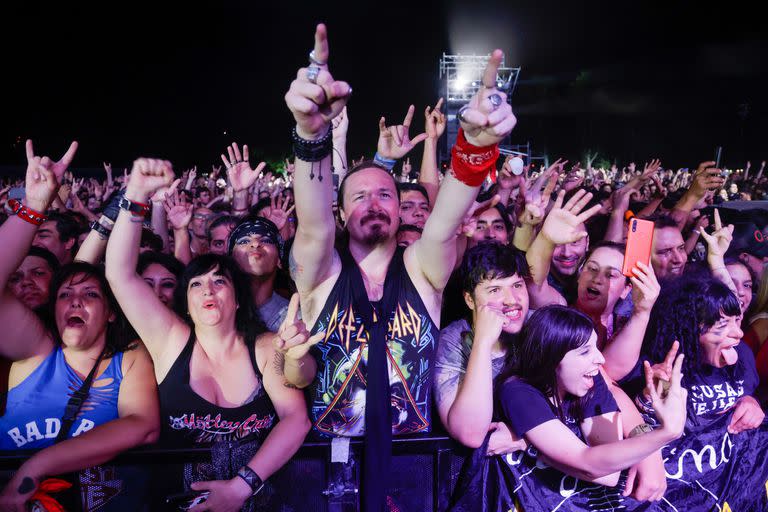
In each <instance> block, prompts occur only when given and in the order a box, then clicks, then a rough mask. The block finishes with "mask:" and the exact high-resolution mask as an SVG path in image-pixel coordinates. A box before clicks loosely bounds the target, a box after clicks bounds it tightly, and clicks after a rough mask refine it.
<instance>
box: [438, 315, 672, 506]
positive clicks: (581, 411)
mask: <svg viewBox="0 0 768 512" xmlns="http://www.w3.org/2000/svg"><path fill="white" fill-rule="evenodd" d="M521 337H522V340H521V343H520V347H519V358H518V360H517V362H516V364H514V366H510V367H508V368H507V369H506V370H505V371H504V373H503V374H502V377H501V379H502V384H501V386H500V388H499V391H498V393H497V394H498V396H497V402H498V410H499V411H500V413H499V414H500V416H501V417H502V421H504V422H506V423H507V424H509V425H510V426H511V427H512V429H513V431H514V433H515V434H516V435H517V436H519V437H520V438H525V440H526V441H527V442H528V443H529V446H528V448H527V449H526V450H525V451H521V452H516V453H514V454H509V455H507V456H506V457H503V458H501V457H496V458H494V459H493V460H492V461H491V460H488V461H484V460H483V459H482V458H481V457H484V456H485V449H486V446H482V447H480V448H479V449H477V450H476V451H475V452H474V454H473V457H472V459H471V461H470V464H469V466H470V467H474V468H475V469H479V468H482V471H475V472H473V471H471V470H469V471H464V472H463V477H464V479H463V480H462V481H460V482H459V484H458V487H457V495H458V496H460V498H459V499H458V500H456V502H455V503H454V508H453V509H452V510H455V511H458V510H461V511H464V510H466V511H469V510H473V511H474V510H483V511H490V510H493V511H506V510H510V509H514V508H515V503H516V502H517V503H519V504H520V505H521V507H522V510H525V511H526V512H538V511H551V510H557V509H559V508H561V507H563V506H564V507H563V509H565V510H592V508H591V506H592V505H593V504H594V503H595V502H596V501H599V503H600V505H602V506H604V507H616V508H623V507H626V508H627V509H633V508H635V506H638V505H641V506H642V505H644V504H639V502H636V501H634V500H632V499H631V498H626V497H622V495H621V493H622V491H623V484H624V481H625V480H624V479H622V480H621V481H620V477H621V472H622V471H623V470H625V469H628V468H630V467H631V466H633V465H635V464H637V463H639V462H640V461H642V460H644V459H646V458H647V457H648V456H650V455H652V454H653V453H654V452H656V451H658V450H659V449H660V448H661V447H662V446H664V445H665V444H667V443H670V442H672V441H674V440H675V439H676V438H678V437H679V436H680V435H681V434H682V431H683V427H684V425H685V416H686V413H685V402H686V392H685V390H684V389H683V388H682V387H681V384H680V382H681V378H682V375H681V373H680V369H681V367H682V363H683V358H682V357H680V358H678V360H677V361H676V362H675V365H674V369H673V372H672V373H673V378H672V385H671V387H670V390H669V393H667V395H666V396H665V397H664V398H662V397H661V396H660V395H659V393H658V392H657V390H656V388H653V387H651V389H650V394H651V397H652V402H653V405H654V406H655V407H656V409H657V411H658V413H659V417H660V419H661V421H662V426H661V427H660V428H658V429H657V430H656V431H654V432H651V433H648V434H645V435H630V438H628V439H623V429H622V422H621V416H620V413H619V409H618V406H617V404H616V401H615V400H614V399H613V397H612V395H611V393H610V392H609V390H608V387H607V385H606V383H605V381H604V379H603V377H602V375H601V373H600V367H601V366H602V364H603V362H604V359H603V356H602V355H601V354H600V351H599V350H598V348H597V333H596V332H595V330H594V327H593V324H592V321H591V320H590V319H589V318H588V317H587V316H586V315H584V314H583V313H580V312H578V311H576V310H573V309H570V308H566V307H563V306H558V305H552V306H547V307H544V308H541V309H539V310H537V311H536V312H535V313H534V314H533V315H532V316H531V318H530V319H529V320H528V322H527V323H526V324H525V326H524V327H523V330H522V333H521ZM650 377H651V373H650V372H649V373H648V378H649V380H650ZM485 444H487V441H486V443H485ZM480 503H482V506H480V505H479V504H480Z"/></svg>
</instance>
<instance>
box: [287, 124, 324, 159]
mask: <svg viewBox="0 0 768 512" xmlns="http://www.w3.org/2000/svg"><path fill="white" fill-rule="evenodd" d="M291 140H292V141H293V153H294V154H295V155H296V158H298V159H299V160H304V161H305V162H319V161H320V160H322V159H323V158H325V157H327V156H328V155H330V154H331V152H332V151H333V132H332V130H330V129H329V130H328V133H326V134H325V135H323V136H322V137H320V138H319V139H317V140H307V139H302V138H301V137H299V134H298V133H297V132H296V128H295V127H294V129H293V131H292V132H291Z"/></svg>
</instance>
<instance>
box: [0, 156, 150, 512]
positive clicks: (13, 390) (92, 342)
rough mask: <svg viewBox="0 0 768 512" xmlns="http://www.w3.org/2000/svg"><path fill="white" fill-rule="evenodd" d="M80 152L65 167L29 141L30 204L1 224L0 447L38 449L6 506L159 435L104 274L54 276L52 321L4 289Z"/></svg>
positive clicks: (133, 347) (145, 374)
mask: <svg viewBox="0 0 768 512" xmlns="http://www.w3.org/2000/svg"><path fill="white" fill-rule="evenodd" d="M76 149H77V144H76V143H73V144H72V146H71V147H70V149H69V151H68V152H67V153H66V154H65V155H64V157H63V158H62V159H61V160H60V161H59V162H52V161H51V160H50V159H49V158H48V157H42V158H40V157H37V156H35V155H34V153H33V149H32V142H31V141H27V160H28V167H27V178H26V198H25V200H24V204H23V205H17V206H18V208H17V210H16V215H14V216H12V217H10V218H9V219H8V220H7V221H6V222H5V223H4V224H3V225H2V226H0V246H2V247H3V248H4V253H3V255H4V257H3V258H0V290H4V292H3V295H2V298H0V325H2V328H3V332H2V335H1V336H0V355H1V356H3V357H5V358H8V359H10V360H11V361H13V364H12V365H11V369H10V378H9V391H8V394H7V397H6V398H7V407H6V413H5V415H4V416H3V417H2V418H0V450H3V451H15V450H28V449H37V450H40V451H38V452H36V453H35V454H34V455H33V456H32V457H30V458H29V459H27V461H26V462H24V464H23V465H22V466H21V467H20V468H19V470H18V471H17V472H16V474H15V475H14V476H13V478H12V479H11V481H10V483H8V485H6V487H5V489H4V490H3V491H2V494H1V495H0V509H2V510H19V511H21V510H24V507H25V503H26V502H27V501H28V500H29V499H30V497H31V496H32V495H33V494H34V493H35V491H36V490H37V488H38V486H39V485H40V483H41V480H43V479H45V478H46V477H47V476H50V475H58V474H62V473H68V472H73V471H79V470H81V469H85V468H88V467H91V466H95V465H98V464H102V463H104V462H106V461H108V460H110V459H112V458H113V457H115V456H116V455H117V454H119V453H120V452H122V451H125V450H127V449H129V448H133V447H135V446H138V445H141V444H145V443H151V442H154V441H155V440H156V439H157V437H158V434H159V430H160V420H159V411H158V398H157V387H156V384H155V379H154V375H153V374H152V362H151V360H150V358H149V355H148V354H147V352H146V351H145V350H144V348H143V346H142V345H141V344H140V343H137V342H136V341H135V336H134V335H133V331H132V330H131V329H130V327H129V326H128V324H127V322H126V321H125V318H124V317H123V315H122V313H121V311H120V308H119V307H118V305H117V302H116V301H115V299H114V297H113V296H112V294H111V293H110V290H109V287H108V286H107V283H106V280H105V278H104V275H103V273H102V272H101V270H100V269H98V268H97V267H94V266H92V265H90V264H87V263H74V264H70V265H67V266H65V267H63V268H62V269H60V270H59V271H58V272H57V274H56V275H55V276H54V278H53V280H52V281H51V283H50V300H49V302H48V308H49V314H50V318H51V319H52V324H51V325H45V324H44V323H43V321H41V320H40V318H39V317H38V315H36V314H35V313H34V312H33V311H32V310H31V309H29V308H28V307H27V306H25V305H24V304H23V303H22V302H20V301H19V299H17V298H16V297H15V296H14V295H13V294H12V293H10V292H9V291H8V290H7V289H6V284H7V282H8V278H9V276H10V275H11V273H12V272H13V271H14V270H15V269H17V268H18V266H19V263H21V261H22V260H23V259H24V257H25V255H26V254H27V251H28V250H29V246H30V245H31V243H32V240H33V238H34V236H35V232H36V231H37V226H38V225H39V224H40V223H41V221H42V219H44V218H45V217H44V215H43V214H42V213H41V212H44V211H46V209H47V208H48V206H49V205H50V203H51V201H52V200H53V198H54V197H55V195H56V192H57V190H58V187H59V180H60V179H61V176H62V175H63V174H64V171H66V168H67V166H68V164H69V162H70V161H71V159H72V157H73V156H74V153H75V150H76ZM89 375H92V381H91V385H90V389H89V390H88V392H87V394H86V396H85V400H84V402H83V403H82V406H81V407H79V408H78V409H77V410H78V413H77V414H76V415H75V416H72V415H70V417H69V418H67V417H66V415H65V410H66V409H68V405H69V404H70V403H72V399H71V397H72V395H73V394H74V392H75V391H79V390H80V389H82V387H83V384H84V381H88V378H87V377H86V376H89ZM83 393H85V391H83Z"/></svg>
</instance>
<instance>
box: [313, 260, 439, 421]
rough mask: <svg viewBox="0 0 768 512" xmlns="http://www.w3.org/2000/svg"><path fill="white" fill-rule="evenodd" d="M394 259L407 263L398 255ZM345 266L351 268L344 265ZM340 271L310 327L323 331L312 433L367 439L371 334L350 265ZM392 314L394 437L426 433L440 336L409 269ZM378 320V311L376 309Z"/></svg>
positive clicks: (389, 356)
mask: <svg viewBox="0 0 768 512" xmlns="http://www.w3.org/2000/svg"><path fill="white" fill-rule="evenodd" d="M393 257H395V258H398V257H399V258H401V259H402V257H403V251H396V252H395V255H394V256H393ZM345 261H348V262H351V263H345ZM342 262H343V263H342V269H341V272H340V274H339V277H338V279H337V281H336V283H335V284H334V286H333V289H332V290H331V293H330V294H329V295H328V300H326V302H325V305H324V306H323V309H322V310H321V312H320V315H319V316H318V319H317V321H316V322H315V325H314V326H313V327H312V334H315V333H318V332H323V331H325V337H324V339H323V340H322V341H321V342H320V343H318V344H317V345H315V347H313V348H312V353H313V355H314V356H315V358H316V359H317V361H318V365H317V367H318V374H317V378H316V379H315V381H314V382H313V384H312V386H311V387H310V399H311V411H310V413H311V417H312V420H313V424H314V428H315V429H316V430H317V431H318V432H320V433H322V434H326V435H331V436H361V435H363V434H364V433H365V398H366V363H367V360H368V349H367V337H368V332H367V330H366V327H365V325H363V319H362V316H361V315H360V314H359V313H358V312H357V311H356V310H355V307H354V304H353V297H354V293H353V290H352V279H351V272H350V267H349V266H348V265H349V264H355V263H354V260H352V258H351V257H349V258H342ZM400 268H402V269H403V270H402V272H403V275H402V276H401V278H400V284H401V286H400V290H399V292H398V295H397V306H396V307H395V310H394V311H389V312H384V314H386V315H387V317H388V318H389V322H388V326H387V347H386V348H387V366H388V368H389V384H390V391H391V402H392V434H393V435H400V434H412V433H415V432H428V431H429V430H430V427H431V402H430V395H431V392H432V385H431V384H432V379H431V373H432V360H433V356H434V352H435V348H436V346H437V339H438V336H439V330H438V328H437V326H436V325H435V324H434V322H433V321H432V319H431V318H430V316H429V313H428V312H427V308H426V306H424V303H423V301H422V300H421V297H420V296H419V293H418V291H417V290H416V287H415V286H414V285H413V282H412V281H411V278H410V276H408V273H407V272H406V271H405V267H404V266H402V265H400ZM372 304H373V306H374V313H375V315H376V316H378V315H381V314H382V312H381V311H380V306H379V305H378V304H377V303H373V302H372Z"/></svg>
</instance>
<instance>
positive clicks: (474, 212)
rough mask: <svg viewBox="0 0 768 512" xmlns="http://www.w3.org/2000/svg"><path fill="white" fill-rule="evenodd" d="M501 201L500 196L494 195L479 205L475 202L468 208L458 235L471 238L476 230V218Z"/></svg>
mask: <svg viewBox="0 0 768 512" xmlns="http://www.w3.org/2000/svg"><path fill="white" fill-rule="evenodd" d="M499 201H501V196H500V195H498V194H496V195H494V196H493V197H492V198H490V199H487V200H485V201H483V202H481V203H478V202H477V201H475V202H474V203H472V206H470V207H469V210H468V211H467V213H466V215H464V219H463V220H462V222H461V225H460V226H459V233H460V234H463V235H465V236H466V237H468V238H472V236H473V235H474V234H475V229H477V217H478V216H479V215H480V214H481V213H483V212H484V211H485V210H487V209H488V208H493V207H494V206H496V205H497V204H499Z"/></svg>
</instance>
